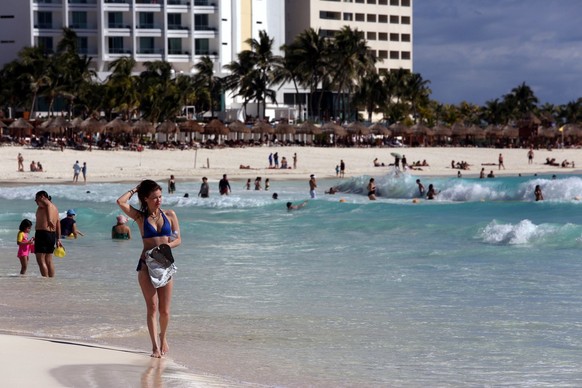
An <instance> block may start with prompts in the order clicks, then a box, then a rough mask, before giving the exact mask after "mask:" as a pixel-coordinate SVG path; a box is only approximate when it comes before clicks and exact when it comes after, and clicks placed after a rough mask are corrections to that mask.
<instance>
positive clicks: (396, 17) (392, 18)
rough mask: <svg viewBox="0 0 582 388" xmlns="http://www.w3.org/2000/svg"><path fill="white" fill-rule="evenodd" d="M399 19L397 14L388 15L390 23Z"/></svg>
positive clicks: (396, 22)
mask: <svg viewBox="0 0 582 388" xmlns="http://www.w3.org/2000/svg"><path fill="white" fill-rule="evenodd" d="M399 20H400V19H399V18H398V15H390V24H398V22H399Z"/></svg>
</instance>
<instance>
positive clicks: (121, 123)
mask: <svg viewBox="0 0 582 388" xmlns="http://www.w3.org/2000/svg"><path fill="white" fill-rule="evenodd" d="M105 130H106V131H111V133H113V134H119V133H131V131H132V130H133V128H132V126H131V124H129V123H128V122H127V121H125V120H123V119H122V118H121V117H116V118H114V119H113V120H111V121H110V122H108V123H107V124H105Z"/></svg>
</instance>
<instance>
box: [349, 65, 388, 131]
mask: <svg viewBox="0 0 582 388" xmlns="http://www.w3.org/2000/svg"><path fill="white" fill-rule="evenodd" d="M387 99H388V93H387V90H386V88H384V84H383V82H382V78H381V77H380V75H378V73H376V72H375V71H374V72H369V73H367V74H366V75H365V76H364V77H362V78H361V79H360V82H359V85H358V89H357V91H356V93H355V94H354V97H353V103H354V105H355V106H357V107H358V108H364V109H365V110H366V112H367V113H368V121H372V114H373V113H374V112H379V111H381V109H382V107H383V105H384V104H385V102H386V100H387Z"/></svg>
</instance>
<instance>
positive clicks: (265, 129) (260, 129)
mask: <svg viewBox="0 0 582 388" xmlns="http://www.w3.org/2000/svg"><path fill="white" fill-rule="evenodd" d="M252 132H253V133H267V134H272V133H275V128H273V126H272V125H271V124H269V123H266V122H264V121H257V122H256V123H255V125H253V128H252Z"/></svg>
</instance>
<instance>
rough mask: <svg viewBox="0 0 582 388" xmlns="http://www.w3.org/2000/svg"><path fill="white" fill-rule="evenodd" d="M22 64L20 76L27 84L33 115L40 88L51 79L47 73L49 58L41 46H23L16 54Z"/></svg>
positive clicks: (32, 115)
mask: <svg viewBox="0 0 582 388" xmlns="http://www.w3.org/2000/svg"><path fill="white" fill-rule="evenodd" d="M18 56H19V58H20V62H21V64H22V66H23V68H22V69H21V70H22V73H21V75H20V77H22V78H23V79H25V80H26V81H27V83H28V85H29V88H30V92H31V95H32V96H31V98H32V101H31V103H30V117H34V110H35V107H36V100H37V97H38V95H39V93H40V92H41V91H42V89H43V88H44V87H45V86H46V85H49V84H50V83H51V82H52V80H51V77H50V73H49V71H48V70H49V63H50V58H49V57H48V55H47V53H46V52H45V50H44V48H42V47H25V48H23V49H22V50H21V51H20V53H19V54H18Z"/></svg>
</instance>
